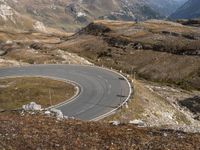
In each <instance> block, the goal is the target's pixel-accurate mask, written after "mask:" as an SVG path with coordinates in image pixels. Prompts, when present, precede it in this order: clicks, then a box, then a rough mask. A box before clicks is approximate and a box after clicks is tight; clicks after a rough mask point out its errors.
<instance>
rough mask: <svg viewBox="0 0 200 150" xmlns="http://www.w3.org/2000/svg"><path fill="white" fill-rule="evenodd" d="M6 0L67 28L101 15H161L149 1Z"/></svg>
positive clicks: (48, 22)
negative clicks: (149, 4) (148, 3)
mask: <svg viewBox="0 0 200 150" xmlns="http://www.w3.org/2000/svg"><path fill="white" fill-rule="evenodd" d="M2 2H4V3H6V4H7V6H8V7H10V8H12V9H14V10H15V11H16V12H18V13H19V14H20V15H23V16H27V17H29V18H33V19H34V20H38V21H40V22H42V23H44V24H45V25H46V26H48V27H53V28H58V29H61V30H65V31H74V30H77V29H79V28H81V27H83V26H85V25H87V24H89V23H90V22H91V21H93V20H95V19H99V18H101V19H102V18H104V19H113V20H129V21H130V20H131V21H132V20H136V19H138V20H146V19H151V18H159V17H160V15H159V14H158V13H157V12H156V11H154V10H153V9H152V8H151V7H150V6H148V5H147V4H146V3H145V0H142V1H141V0H110V1H107V0H81V1H80V0H58V1H52V0H51V1H49V0H37V1H35V0H20V1H19V0H2ZM27 22H28V21H27Z"/></svg>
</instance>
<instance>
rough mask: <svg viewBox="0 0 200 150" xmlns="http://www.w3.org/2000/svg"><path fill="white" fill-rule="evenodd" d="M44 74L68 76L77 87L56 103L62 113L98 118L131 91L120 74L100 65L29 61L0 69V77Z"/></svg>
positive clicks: (63, 77)
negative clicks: (32, 62) (48, 63)
mask: <svg viewBox="0 0 200 150" xmlns="http://www.w3.org/2000/svg"><path fill="white" fill-rule="evenodd" d="M12 76H13V77H14V76H41V77H42V76H45V77H50V78H55V79H59V80H63V81H66V80H70V81H72V82H74V83H75V84H76V85H77V86H78V87H79V89H80V91H79V94H78V95H77V96H76V97H74V98H73V99H72V100H71V101H69V102H67V101H66V103H62V104H60V105H58V106H56V108H57V109H59V110H61V111H62V112H63V114H64V115H65V116H69V117H75V118H77V119H81V120H99V119H102V118H104V117H105V116H107V115H109V114H111V113H112V112H114V111H115V110H116V109H117V108H118V107H119V106H120V105H122V104H123V103H125V102H126V101H127V100H128V99H129V98H130V95H131V86H130V83H129V82H128V80H127V79H126V78H125V77H123V76H122V75H120V74H118V73H116V72H114V71H111V70H108V69H103V68H100V67H94V66H81V65H31V66H23V67H12V68H2V69H0V77H12Z"/></svg>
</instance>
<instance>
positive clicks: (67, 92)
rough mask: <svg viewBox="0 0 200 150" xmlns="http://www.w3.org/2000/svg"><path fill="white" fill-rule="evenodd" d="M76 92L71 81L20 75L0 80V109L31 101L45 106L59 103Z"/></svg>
mask: <svg viewBox="0 0 200 150" xmlns="http://www.w3.org/2000/svg"><path fill="white" fill-rule="evenodd" d="M74 94H75V88H74V86H73V85H71V84H69V83H65V82H62V81H56V80H52V79H46V78H41V77H19V78H7V79H1V80H0V104H1V105H0V109H5V110H7V109H16V108H20V107H21V106H22V105H24V104H27V103H29V102H32V101H34V102H36V103H37V104H40V105H42V106H43V107H48V106H51V105H55V104H58V103H60V102H63V101H65V100H67V99H69V98H71V97H72V96H73V95H74Z"/></svg>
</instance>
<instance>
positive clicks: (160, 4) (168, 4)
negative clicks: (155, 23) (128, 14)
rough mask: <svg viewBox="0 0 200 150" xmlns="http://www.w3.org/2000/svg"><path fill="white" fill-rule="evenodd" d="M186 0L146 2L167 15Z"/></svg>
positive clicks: (151, 0)
mask: <svg viewBox="0 0 200 150" xmlns="http://www.w3.org/2000/svg"><path fill="white" fill-rule="evenodd" d="M185 1H186V0H147V1H146V3H147V5H148V6H150V7H151V8H152V9H153V10H157V11H158V12H159V13H160V14H161V15H162V16H164V17H166V16H169V15H171V14H172V13H173V12H175V11H176V10H177V9H178V8H179V7H180V6H181V5H183V4H184V2H185Z"/></svg>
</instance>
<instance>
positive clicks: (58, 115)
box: [51, 108, 64, 119]
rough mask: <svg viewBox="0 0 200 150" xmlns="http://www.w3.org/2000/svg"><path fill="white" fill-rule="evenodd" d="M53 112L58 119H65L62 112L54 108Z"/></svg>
mask: <svg viewBox="0 0 200 150" xmlns="http://www.w3.org/2000/svg"><path fill="white" fill-rule="evenodd" d="M51 112H52V113H54V115H55V116H56V118H57V119H63V118H64V115H63V113H62V111H61V110H58V109H55V108H52V109H51Z"/></svg>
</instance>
